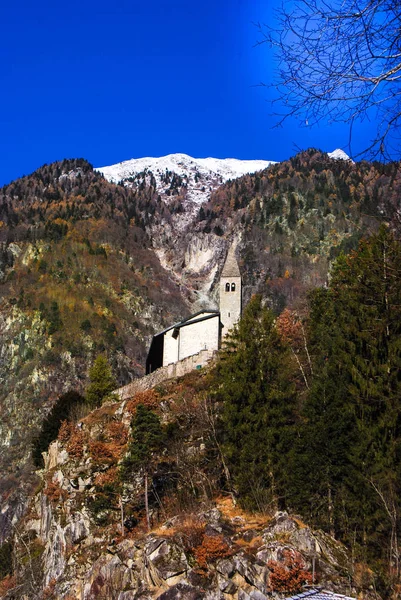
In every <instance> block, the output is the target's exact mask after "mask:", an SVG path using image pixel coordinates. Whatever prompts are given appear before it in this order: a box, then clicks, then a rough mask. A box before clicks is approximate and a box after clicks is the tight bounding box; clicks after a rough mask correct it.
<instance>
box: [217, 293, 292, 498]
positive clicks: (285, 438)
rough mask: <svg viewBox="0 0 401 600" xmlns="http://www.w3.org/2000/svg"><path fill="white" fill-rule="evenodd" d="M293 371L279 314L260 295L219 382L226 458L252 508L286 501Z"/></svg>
mask: <svg viewBox="0 0 401 600" xmlns="http://www.w3.org/2000/svg"><path fill="white" fill-rule="evenodd" d="M290 371H291V367H290V360H289V350H288V348H287V347H286V346H285V345H284V343H283V341H282V340H281V338H280V336H279V334H278V332H277V330H276V328H275V319H274V316H273V314H272V312H271V311H270V310H269V309H267V308H266V307H264V306H263V304H262V299H261V297H260V296H255V297H254V298H252V300H251V301H250V303H249V304H248V306H247V307H246V309H245V311H244V313H243V316H242V318H241V321H240V323H239V324H238V326H237V327H236V328H235V329H234V331H233V333H232V334H231V335H230V336H229V338H228V340H227V342H226V344H225V348H224V350H223V351H222V354H221V359H220V361H219V363H218V365H217V370H216V383H215V389H216V397H217V399H218V400H219V401H221V402H222V405H223V411H222V441H223V444H222V447H223V451H224V454H225V459H226V462H227V465H228V468H229V471H230V473H231V475H232V481H233V484H234V488H235V490H236V491H237V492H238V494H239V497H240V500H241V502H242V504H244V505H245V506H248V507H250V508H257V509H266V508H267V507H268V506H277V505H280V504H283V503H284V501H285V480H286V475H287V462H288V461H287V458H286V456H287V454H288V452H289V450H290V448H291V445H292V442H293V436H294V421H295V387H294V385H293V384H292V383H291V380H292V378H291V373H290Z"/></svg>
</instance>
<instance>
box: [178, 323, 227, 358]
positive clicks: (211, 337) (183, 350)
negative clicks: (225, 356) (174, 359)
mask: <svg viewBox="0 0 401 600" xmlns="http://www.w3.org/2000/svg"><path fill="white" fill-rule="evenodd" d="M219 321H220V319H219V315H216V316H215V317H211V318H210V319H205V320H204V321H200V322H198V323H191V324H190V325H186V326H185V327H181V329H180V335H179V345H180V348H179V360H182V359H183V358H186V357H188V356H191V355H192V354H196V353H197V352H200V351H201V350H211V351H214V350H218V349H219Z"/></svg>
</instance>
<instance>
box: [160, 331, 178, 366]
mask: <svg viewBox="0 0 401 600" xmlns="http://www.w3.org/2000/svg"><path fill="white" fill-rule="evenodd" d="M173 333H174V329H170V330H169V331H166V333H165V334H164V348H163V367H165V366H166V365H169V364H171V363H174V362H177V360H179V357H178V340H179V337H178V338H177V339H174V338H173Z"/></svg>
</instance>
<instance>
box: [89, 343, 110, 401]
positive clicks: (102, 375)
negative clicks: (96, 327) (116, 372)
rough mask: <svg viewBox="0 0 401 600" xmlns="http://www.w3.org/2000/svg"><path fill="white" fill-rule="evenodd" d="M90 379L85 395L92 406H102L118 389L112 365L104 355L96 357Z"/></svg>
mask: <svg viewBox="0 0 401 600" xmlns="http://www.w3.org/2000/svg"><path fill="white" fill-rule="evenodd" d="M89 379H90V384H89V385H88V387H87V388H86V393H85V397H86V401H87V402H88V404H89V405H90V406H93V407H95V406H100V405H101V404H102V402H103V401H104V399H105V398H106V397H107V396H109V395H110V394H111V392H112V391H113V390H115V389H116V387H117V383H116V380H115V379H114V377H113V374H112V372H111V368H110V365H109V363H108V362H107V358H106V357H105V356H104V355H103V354H99V356H97V357H96V359H95V361H94V363H93V365H92V367H91V368H90V369H89Z"/></svg>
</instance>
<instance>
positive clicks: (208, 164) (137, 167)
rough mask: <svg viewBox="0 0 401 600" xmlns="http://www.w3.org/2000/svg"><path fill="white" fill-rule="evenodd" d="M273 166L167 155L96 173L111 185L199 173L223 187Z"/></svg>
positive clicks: (147, 158) (244, 161)
mask: <svg viewBox="0 0 401 600" xmlns="http://www.w3.org/2000/svg"><path fill="white" fill-rule="evenodd" d="M273 163H274V161H271V160H239V159H237V158H211V157H209V158H192V157H191V156H188V155H187V154H168V155H167V156H161V157H160V158H154V157H145V158H133V159H131V160H126V161H124V162H121V163H118V164H116V165H111V166H109V167H99V168H98V169H97V171H100V172H101V173H103V175H104V176H105V177H106V179H107V180H108V181H112V182H114V183H116V182H118V181H125V180H127V179H130V178H131V177H135V176H136V175H138V174H139V173H144V172H151V173H153V175H154V176H155V177H156V180H157V174H164V173H165V172H166V171H171V172H173V173H176V174H177V175H180V176H188V177H189V176H190V175H191V174H193V175H195V173H198V174H199V175H200V176H201V177H206V179H211V178H213V179H215V178H216V176H218V177H220V182H219V183H223V182H224V181H227V180H228V179H235V178H236V177H241V176H242V175H245V174H246V173H255V172H256V171H261V170H262V169H266V168H267V167H268V166H269V165H271V164H273ZM197 178H199V176H198V177H197Z"/></svg>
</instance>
